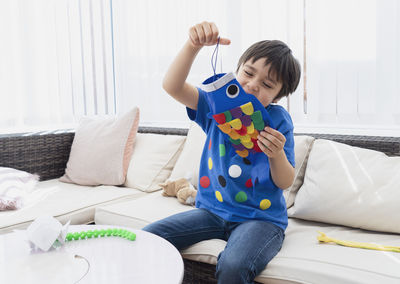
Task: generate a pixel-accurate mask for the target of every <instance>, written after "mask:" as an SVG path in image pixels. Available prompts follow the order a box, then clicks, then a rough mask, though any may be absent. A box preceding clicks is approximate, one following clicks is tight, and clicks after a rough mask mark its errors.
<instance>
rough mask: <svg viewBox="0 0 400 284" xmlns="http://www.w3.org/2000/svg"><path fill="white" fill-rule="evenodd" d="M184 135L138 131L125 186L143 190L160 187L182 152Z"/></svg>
mask: <svg viewBox="0 0 400 284" xmlns="http://www.w3.org/2000/svg"><path fill="white" fill-rule="evenodd" d="M185 139H186V136H179V135H162V134H150V133H146V134H145V133H138V135H137V137H136V143H135V146H134V148H133V154H132V158H131V162H130V164H129V168H128V173H127V176H126V181H125V184H124V185H125V186H126V187H130V188H136V189H139V190H142V191H145V192H152V191H155V190H159V189H161V187H160V186H158V184H159V183H163V182H165V181H166V180H167V179H168V178H169V176H170V175H171V172H172V169H173V167H174V166H175V163H176V161H177V159H178V157H179V155H180V153H181V152H182V148H183V144H184V142H185Z"/></svg>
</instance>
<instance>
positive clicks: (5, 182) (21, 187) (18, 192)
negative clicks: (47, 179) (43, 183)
mask: <svg viewBox="0 0 400 284" xmlns="http://www.w3.org/2000/svg"><path fill="white" fill-rule="evenodd" d="M38 180H39V177H38V176H37V175H32V174H30V173H27V172H24V171H20V170H16V169H12V168H5V167H0V211H3V210H15V209H19V208H21V207H22V206H23V201H24V198H25V196H26V195H27V194H29V193H30V192H32V190H33V189H34V187H35V185H36V183H37V182H38Z"/></svg>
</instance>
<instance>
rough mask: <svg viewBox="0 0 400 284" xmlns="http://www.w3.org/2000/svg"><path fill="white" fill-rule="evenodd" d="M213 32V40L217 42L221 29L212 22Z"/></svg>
mask: <svg viewBox="0 0 400 284" xmlns="http://www.w3.org/2000/svg"><path fill="white" fill-rule="evenodd" d="M211 32H212V42H213V43H214V42H215V43H216V42H217V40H218V35H219V31H218V28H217V26H216V25H215V24H214V23H211Z"/></svg>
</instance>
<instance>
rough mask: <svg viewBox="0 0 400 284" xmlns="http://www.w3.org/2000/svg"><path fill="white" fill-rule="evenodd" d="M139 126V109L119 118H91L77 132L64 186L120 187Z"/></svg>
mask: <svg viewBox="0 0 400 284" xmlns="http://www.w3.org/2000/svg"><path fill="white" fill-rule="evenodd" d="M138 126H139V109H138V108H137V107H134V108H133V109H132V110H130V111H129V112H127V113H125V114H123V115H122V116H119V117H88V118H84V119H82V120H81V122H80V125H79V127H78V129H77V130H76V132H75V137H74V141H73V142H72V146H71V153H70V156H69V160H68V163H67V168H66V169H65V175H64V176H62V177H61V178H60V181H62V182H69V183H76V184H80V185H100V184H104V185H121V184H123V183H124V182H125V177H126V172H127V170H128V165H129V161H130V158H131V155H132V149H133V144H134V141H135V137H136V132H137V130H138Z"/></svg>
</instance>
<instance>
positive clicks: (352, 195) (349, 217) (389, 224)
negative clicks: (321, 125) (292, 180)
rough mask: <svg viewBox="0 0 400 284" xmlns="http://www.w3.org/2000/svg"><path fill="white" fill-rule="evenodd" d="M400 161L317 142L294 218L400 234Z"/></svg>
mask: <svg viewBox="0 0 400 284" xmlns="http://www.w3.org/2000/svg"><path fill="white" fill-rule="evenodd" d="M399 204H400V157H388V156H386V155H385V154H383V153H381V152H377V151H373V150H368V149H363V148H358V147H352V146H349V145H345V144H342V143H337V142H333V141H329V140H323V139H317V140H316V141H315V142H314V145H313V147H312V150H311V153H310V156H309V159H308V163H307V169H306V173H305V178H304V183H303V185H302V187H301V188H300V190H299V192H298V193H297V195H296V198H295V202H294V206H293V207H291V208H290V209H289V210H288V215H289V217H296V218H300V219H305V220H310V221H318V222H325V223H331V224H337V225H345V226H350V227H355V228H362V229H368V230H374V231H382V232H393V233H400V218H399Z"/></svg>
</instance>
